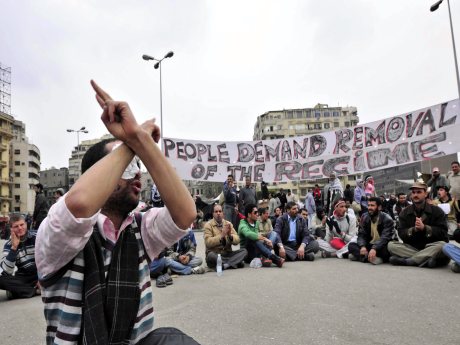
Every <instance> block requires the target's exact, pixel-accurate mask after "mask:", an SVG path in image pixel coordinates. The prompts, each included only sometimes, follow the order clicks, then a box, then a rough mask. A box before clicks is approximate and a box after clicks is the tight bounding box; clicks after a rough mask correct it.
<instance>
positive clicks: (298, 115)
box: [296, 110, 303, 119]
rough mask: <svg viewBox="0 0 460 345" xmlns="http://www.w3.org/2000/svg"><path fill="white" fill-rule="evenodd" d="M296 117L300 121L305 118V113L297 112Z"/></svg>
mask: <svg viewBox="0 0 460 345" xmlns="http://www.w3.org/2000/svg"><path fill="white" fill-rule="evenodd" d="M296 117H297V118H298V119H301V118H302V117H303V113H302V110H296Z"/></svg>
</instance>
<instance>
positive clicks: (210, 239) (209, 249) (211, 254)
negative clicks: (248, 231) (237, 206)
mask: <svg viewBox="0 0 460 345" xmlns="http://www.w3.org/2000/svg"><path fill="white" fill-rule="evenodd" d="M212 217H213V219H211V220H210V221H209V222H207V223H206V224H205V226H204V235H203V236H204V244H205V245H206V263H207V265H208V267H209V268H212V269H215V268H216V265H217V255H218V254H221V257H222V264H223V265H222V266H223V267H222V268H223V269H227V268H243V267H244V258H245V257H246V255H247V254H248V252H247V251H246V249H244V248H241V249H238V250H235V251H234V250H232V245H237V244H239V243H240V238H239V237H238V234H237V233H236V231H235V229H234V228H233V224H232V223H231V222H229V221H227V220H225V219H224V215H223V213H222V207H221V206H220V205H219V204H214V205H213V207H212Z"/></svg>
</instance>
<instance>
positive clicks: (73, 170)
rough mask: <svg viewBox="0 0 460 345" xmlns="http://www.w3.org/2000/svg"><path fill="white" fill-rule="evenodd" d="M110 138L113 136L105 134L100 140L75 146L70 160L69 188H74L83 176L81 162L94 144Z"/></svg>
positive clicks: (85, 141)
mask: <svg viewBox="0 0 460 345" xmlns="http://www.w3.org/2000/svg"><path fill="white" fill-rule="evenodd" d="M110 138H113V136H112V135H111V134H105V135H103V136H102V137H100V138H98V139H90V140H83V141H82V142H81V143H80V144H79V145H78V146H75V148H74V149H73V150H72V155H71V157H70V158H69V188H70V187H72V185H73V184H74V183H75V181H77V180H78V178H79V177H80V175H81V160H82V159H83V156H84V155H85V153H86V151H88V149H89V148H90V147H91V146H93V145H94V144H96V143H98V142H100V141H102V140H105V139H110Z"/></svg>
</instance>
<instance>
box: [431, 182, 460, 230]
mask: <svg viewBox="0 0 460 345" xmlns="http://www.w3.org/2000/svg"><path fill="white" fill-rule="evenodd" d="M433 205H436V206H439V207H440V208H441V209H442V210H443V211H444V213H445V214H446V215H447V235H448V236H449V238H452V236H453V234H454V231H455V230H456V229H457V228H458V225H457V224H458V223H457V218H458V216H459V213H460V210H459V209H458V203H457V202H456V201H455V200H452V197H451V195H450V193H449V187H448V186H439V187H438V198H437V199H435V200H433Z"/></svg>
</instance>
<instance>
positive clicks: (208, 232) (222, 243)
mask: <svg viewBox="0 0 460 345" xmlns="http://www.w3.org/2000/svg"><path fill="white" fill-rule="evenodd" d="M222 223H223V224H224V225H225V224H227V223H229V224H230V226H231V228H232V235H231V236H226V237H222V236H221V234H222V228H218V227H217V222H216V221H215V220H214V219H211V220H210V221H209V222H207V223H206V224H205V226H204V244H205V245H206V256H207V255H208V253H209V252H214V253H217V254H224V253H231V252H232V245H237V244H239V243H240V238H239V237H238V234H237V233H236V231H235V229H234V228H233V225H232V223H231V222H229V221H227V220H225V219H224V220H223V221H222ZM230 237H231V238H230Z"/></svg>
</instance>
